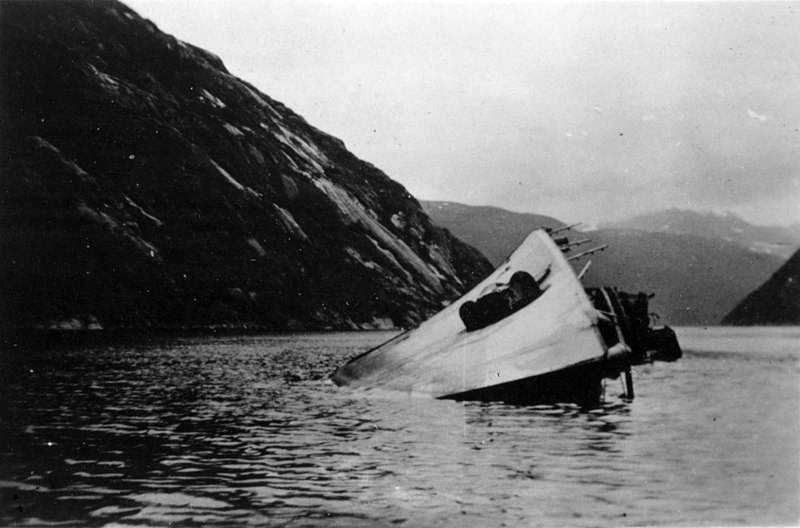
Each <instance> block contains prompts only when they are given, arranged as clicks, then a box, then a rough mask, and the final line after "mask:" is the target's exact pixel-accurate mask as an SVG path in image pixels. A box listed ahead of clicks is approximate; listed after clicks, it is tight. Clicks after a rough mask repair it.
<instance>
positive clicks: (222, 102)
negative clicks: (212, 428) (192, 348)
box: [0, 2, 491, 329]
mask: <svg viewBox="0 0 800 528" xmlns="http://www.w3.org/2000/svg"><path fill="white" fill-rule="evenodd" d="M0 9H2V12H1V13H0V21H1V22H0V23H2V28H0V39H2V40H1V41H0V53H1V54H2V56H1V57H0V60H1V61H2V62H0V68H1V70H0V79H1V82H2V89H1V91H0V97H2V121H3V126H2V138H1V139H2V156H1V158H0V159H1V161H0V163H1V165H0V170H1V171H2V179H1V180H0V288H2V292H0V322H2V324H3V325H4V326H6V327H9V326H11V327H32V326H45V327H79V328H85V327H104V328H109V327H141V326H156V327H192V326H204V325H232V326H237V327H242V326H258V327H265V328H271V329H287V328H369V327H382V326H387V325H397V326H403V325H410V324H413V323H415V322H418V321H419V320H421V319H423V318H425V317H426V316H428V315H430V314H432V313H434V312H435V311H437V310H438V309H440V308H441V307H442V305H443V304H444V303H447V302H448V301H449V300H452V299H453V298H455V297H457V296H458V295H459V294H460V293H461V292H463V291H464V290H465V289H466V288H468V287H469V286H470V285H471V284H473V283H475V282H476V281H478V280H479V279H481V278H482V277H483V276H485V274H487V273H488V272H489V271H490V270H491V266H490V264H489V263H488V261H486V260H485V259H484V258H483V257H482V256H481V255H480V254H479V253H478V252H477V251H476V250H474V249H473V248H471V247H469V246H467V245H465V244H463V243H461V242H460V241H459V240H457V239H455V238H454V237H453V236H451V235H450V234H449V233H448V232H447V231H445V230H442V229H440V228H437V227H436V226H434V225H433V224H432V223H431V221H430V220H429V218H428V216H427V215H426V214H425V213H424V212H423V211H422V209H421V208H420V205H419V203H418V202H417V201H416V200H415V199H414V198H413V197H412V196H410V195H409V194H408V192H407V191H406V190H405V189H404V188H403V187H402V186H401V185H399V184H397V183H396V182H394V181H392V180H391V179H389V178H388V177H387V176H386V175H385V174H384V173H382V172H381V171H380V170H378V169H377V168H375V167H374V166H372V165H370V164H368V163H365V162H363V161H360V160H359V159H357V158H356V157H355V156H354V155H352V154H351V153H350V152H348V151H347V149H346V148H345V146H344V144H343V143H342V142H341V141H339V140H337V139H336V138H333V137H331V136H329V135H327V134H325V133H324V132H321V131H319V130H317V129H315V128H314V127H313V126H311V125H309V124H308V123H307V122H306V121H305V120H303V118H302V117H300V116H298V115H297V114H295V113H293V112H292V111H291V110H289V109H288V108H286V107H285V106H284V105H282V104H280V103H279V102H277V101H274V100H272V99H270V98H269V97H268V96H266V95H264V94H263V93H260V92H259V91H258V90H257V89H256V88H254V87H253V86H251V85H249V84H248V83H246V82H245V81H243V80H241V79H238V78H236V77H234V76H232V75H231V74H229V73H228V72H227V71H226V69H225V67H224V65H223V64H222V62H221V61H220V59H219V58H218V57H216V56H214V55H213V54H211V53H209V52H207V51H204V50H201V49H198V48H196V47H194V46H191V45H190V44H187V43H184V42H181V41H179V40H176V39H175V38H173V37H171V36H169V35H166V34H164V33H162V32H161V31H159V30H158V28H157V27H156V26H155V25H154V24H153V23H151V22H150V21H148V20H144V19H142V18H141V17H139V16H138V15H137V14H136V13H135V12H133V11H132V10H130V9H129V8H127V7H126V6H124V5H123V4H120V3H117V2H94V3H89V2H2V4H0Z"/></svg>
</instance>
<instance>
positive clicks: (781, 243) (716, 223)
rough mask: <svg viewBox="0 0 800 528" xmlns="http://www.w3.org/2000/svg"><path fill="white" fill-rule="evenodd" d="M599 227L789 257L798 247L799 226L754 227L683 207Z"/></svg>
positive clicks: (737, 219) (729, 216)
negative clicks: (696, 239)
mask: <svg viewBox="0 0 800 528" xmlns="http://www.w3.org/2000/svg"><path fill="white" fill-rule="evenodd" d="M601 227H604V228H614V229H638V230H640V231H647V232H651V233H670V234H673V235H693V236H701V237H705V238H711V239H716V240H727V241H729V242H736V243H738V244H739V245H741V246H743V247H746V248H748V249H751V250H753V251H758V252H761V253H769V254H772V255H777V256H779V257H781V258H783V259H788V258H789V256H790V255H791V254H792V253H794V252H795V250H796V249H797V248H798V247H800V225H793V226H788V227H781V226H757V225H753V224H750V223H748V222H746V221H745V220H744V219H742V218H741V217H739V216H738V215H736V214H733V213H727V214H724V215H723V214H718V213H713V212H705V213H702V212H697V211H689V210H685V209H666V210H664V211H658V212H654V213H647V214H643V215H639V216H636V217H633V218H629V219H627V220H624V221H621V222H615V223H612V224H608V225H603V226H601Z"/></svg>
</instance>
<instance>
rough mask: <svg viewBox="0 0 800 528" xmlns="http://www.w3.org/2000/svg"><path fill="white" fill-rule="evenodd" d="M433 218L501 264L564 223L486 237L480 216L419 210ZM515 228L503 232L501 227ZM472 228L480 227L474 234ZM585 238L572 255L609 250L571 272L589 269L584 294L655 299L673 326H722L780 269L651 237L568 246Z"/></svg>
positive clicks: (718, 248)
mask: <svg viewBox="0 0 800 528" xmlns="http://www.w3.org/2000/svg"><path fill="white" fill-rule="evenodd" d="M424 207H425V210H426V211H428V213H429V214H430V215H431V218H433V220H434V221H435V222H437V223H439V224H440V225H442V226H443V227H446V228H447V229H449V230H451V231H452V232H453V234H454V235H456V236H457V237H459V238H462V239H463V240H468V241H470V242H471V243H472V244H474V245H475V247H477V248H478V249H479V250H481V251H482V252H484V254H486V255H487V256H488V257H489V258H491V259H492V261H493V263H495V264H498V263H499V262H500V261H502V259H503V258H505V256H506V255H508V254H509V253H510V252H511V251H513V250H514V248H515V247H516V246H517V244H518V243H519V241H520V240H521V238H522V237H523V236H524V235H523V234H522V233H525V234H527V233H528V232H530V231H531V230H533V229H535V228H537V227H541V226H547V227H553V226H556V225H558V226H560V225H563V223H561V222H558V221H557V220H553V219H548V218H547V217H541V216H538V215H523V214H517V213H511V212H508V211H505V212H503V213H502V214H501V213H497V217H498V218H503V221H502V222H497V223H493V224H492V227H491V229H490V232H489V235H487V233H486V227H485V225H486V224H487V223H488V221H487V220H486V216H485V215H484V213H483V211H484V210H485V209H484V208H476V207H471V206H464V205H458V204H449V205H448V207H447V208H446V209H444V210H443V209H440V208H438V207H433V206H431V205H430V204H429V203H424ZM506 223H507V225H509V226H512V227H511V228H509V229H508V230H505V229H504V225H506ZM476 225H477V227H476ZM582 238H590V239H591V243H588V244H585V245H583V246H579V247H578V248H573V251H572V253H571V254H572V255H574V254H575V253H577V252H579V251H582V250H584V249H588V248H590V247H597V246H601V245H603V244H608V245H609V248H608V249H606V250H605V251H603V252H601V253H597V254H595V255H592V256H591V257H588V258H584V259H581V260H578V261H575V267H576V270H579V269H580V268H582V267H583V266H584V265H585V263H586V262H587V261H588V260H591V261H592V265H591V266H590V268H589V271H588V272H587V273H586V275H585V277H584V280H583V282H584V284H585V285H586V286H617V287H618V288H620V289H622V290H626V291H631V292H636V291H646V292H652V293H655V294H656V296H655V298H654V299H653V300H652V301H651V303H650V306H651V310H652V311H653V312H655V313H657V314H658V315H659V316H660V318H661V321H662V322H664V323H669V324H673V325H704V324H709V325H710V324H719V323H720V321H721V320H722V318H723V317H724V316H725V314H727V313H728V312H729V311H730V310H732V309H733V308H734V307H735V306H736V303H737V302H739V301H740V300H741V299H742V298H743V297H744V296H745V295H747V294H748V293H749V292H751V291H752V290H753V289H755V288H756V287H758V286H759V285H760V284H762V283H763V282H764V281H765V280H767V279H768V278H769V276H770V274H771V273H772V272H774V271H775V270H776V269H778V267H779V266H780V265H781V262H782V259H781V258H780V257H778V256H776V255H772V254H768V253H763V252H756V251H751V250H749V249H747V248H745V247H742V246H741V245H740V244H738V243H736V242H731V241H727V240H723V239H714V238H705V237H700V236H693V235H687V234H672V233H657V232H656V233H652V232H645V231H641V230H634V229H602V230H598V231H592V232H586V233H581V232H578V231H572V232H571V233H570V239H571V240H579V239H582Z"/></svg>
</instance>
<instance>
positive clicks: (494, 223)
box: [421, 201, 565, 266]
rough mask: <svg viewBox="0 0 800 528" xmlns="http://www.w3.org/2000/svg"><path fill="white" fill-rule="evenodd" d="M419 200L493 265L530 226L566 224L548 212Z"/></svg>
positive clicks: (437, 221)
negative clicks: (529, 211)
mask: <svg viewBox="0 0 800 528" xmlns="http://www.w3.org/2000/svg"><path fill="white" fill-rule="evenodd" d="M421 204H422V208H423V209H424V210H425V212H426V213H428V215H430V217H431V218H432V219H433V220H434V222H436V223H437V224H438V225H441V226H443V227H445V228H447V229H449V230H450V231H451V232H453V234H455V235H456V236H457V237H458V238H460V239H461V240H463V241H464V242H466V243H467V244H469V245H471V246H474V247H476V248H480V251H481V253H483V254H484V255H486V258H488V259H489V260H490V261H492V264H494V265H495V266H497V265H499V264H500V263H501V262H502V261H503V260H505V258H506V257H507V256H508V255H509V254H510V253H511V252H512V251H513V250H514V249H515V248H516V247H517V246H518V245H519V244H520V243H521V242H522V241H523V240H524V239H525V237H526V236H528V234H529V233H530V232H531V231H532V230H533V229H535V228H537V227H550V228H559V227H562V226H564V225H565V224H564V223H563V222H561V221H560V220H556V219H555V218H552V217H549V216H545V215H537V214H530V213H514V212H511V211H506V210H505V209H501V208H499V207H491V206H475V205H464V204H460V203H455V202H437V201H422V202H421Z"/></svg>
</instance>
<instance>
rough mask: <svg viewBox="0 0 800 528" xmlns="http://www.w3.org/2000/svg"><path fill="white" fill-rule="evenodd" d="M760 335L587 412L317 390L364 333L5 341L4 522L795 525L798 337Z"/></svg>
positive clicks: (712, 347)
mask: <svg viewBox="0 0 800 528" xmlns="http://www.w3.org/2000/svg"><path fill="white" fill-rule="evenodd" d="M726 332H727V333H726ZM759 332H761V331H753V332H751V333H750V334H748V333H747V332H745V331H741V330H736V332H733V331H732V330H730V329H682V331H681V340H682V342H683V343H684V348H685V349H686V355H685V357H684V358H683V359H682V360H680V361H678V362H677V363H673V364H655V365H645V366H641V367H637V368H636V371H635V378H636V383H637V386H636V388H637V398H636V400H634V401H633V402H631V403H626V402H624V401H623V400H621V399H619V398H618V397H617V395H618V394H619V392H621V386H620V385H619V382H609V384H608V385H607V387H606V394H607V403H606V404H604V405H603V406H601V407H599V408H597V409H592V410H585V409H579V408H577V407H575V406H572V405H555V406H538V407H513V406H507V405H502V404H486V403H484V404H481V403H458V402H450V401H436V400H433V401H431V400H423V399H410V398H408V397H405V396H402V395H395V396H390V395H385V394H384V395H375V394H364V393H358V392H353V391H351V390H349V389H345V388H339V387H336V386H334V385H332V384H331V383H330V382H329V381H328V380H327V377H328V375H329V374H330V373H331V372H332V371H333V370H334V369H335V367H336V366H337V365H339V364H341V363H342V362H343V361H344V360H345V359H346V358H349V357H351V356H353V355H355V354H357V353H360V352H362V351H364V350H366V349H367V348H369V347H371V346H374V345H376V344H378V343H380V342H381V341H383V340H385V339H386V338H387V337H389V335H391V334H387V333H379V332H368V333H337V334H299V335H290V336H253V335H249V336H229V337H181V338H178V337H150V338H145V337H130V336H129V337H127V338H116V339H96V340H94V342H91V341H90V342H85V343H82V344H80V345H71V346H66V345H59V346H41V347H32V348H26V349H24V350H23V349H14V350H5V351H3V354H2V363H0V402H2V410H0V493H1V494H2V495H1V496H2V500H3V503H2V506H3V508H2V510H0V525H26V524H27V525H42V524H50V525H80V526H92V525H97V526H109V525H115V526H134V525H135V526H164V525H167V524H170V523H171V524H172V525H179V526H208V525H228V526H248V525H264V526H347V527H350V526H393V525H398V524H400V525H405V526H426V527H427V526H504V525H505V526H598V525H602V526H607V525H611V526H640V525H649V526H679V525H690V526H698V525H725V526H733V525H775V524H778V525H795V524H797V523H798V522H800V510H799V509H798V497H800V463H799V460H800V454H798V449H797V448H798V445H799V442H798V441H799V440H800V413H798V411H799V410H800V385H799V384H798V378H799V376H798V374H800V366H799V365H800V362H799V360H800V346H798V344H800V330H798V329H788V330H787V329H782V330H774V331H773V332H771V333H763V332H762V333H759Z"/></svg>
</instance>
